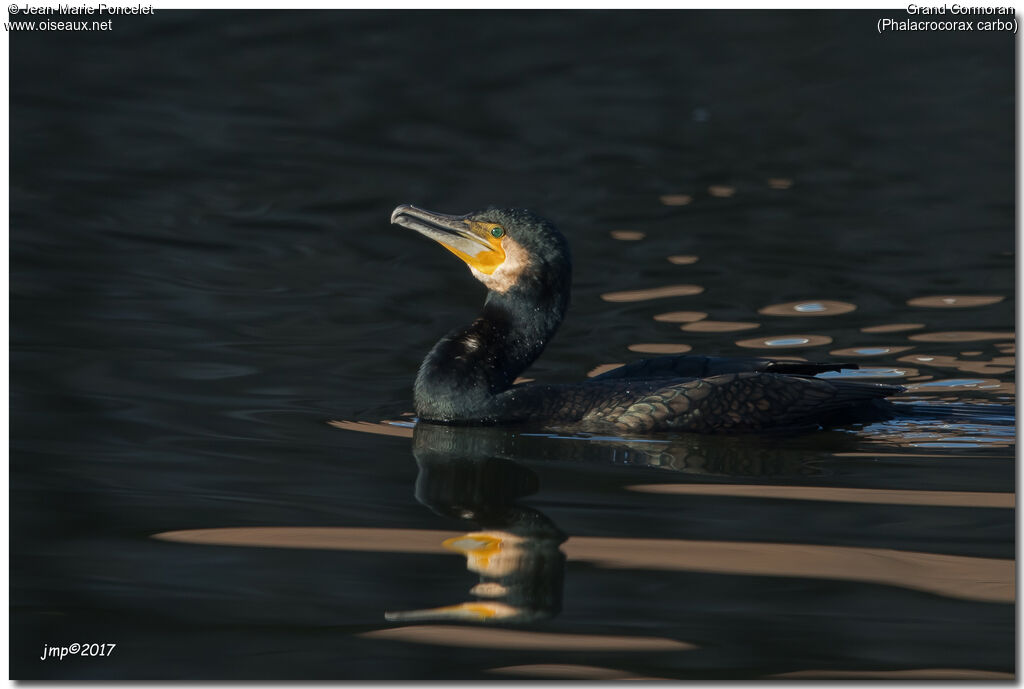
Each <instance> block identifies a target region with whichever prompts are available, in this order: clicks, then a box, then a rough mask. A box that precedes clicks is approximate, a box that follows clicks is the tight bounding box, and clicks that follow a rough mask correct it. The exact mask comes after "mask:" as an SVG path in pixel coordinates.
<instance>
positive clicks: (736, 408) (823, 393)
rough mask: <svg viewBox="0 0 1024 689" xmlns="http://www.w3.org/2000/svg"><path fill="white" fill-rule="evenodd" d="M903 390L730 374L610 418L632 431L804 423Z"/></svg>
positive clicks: (660, 394)
mask: <svg viewBox="0 0 1024 689" xmlns="http://www.w3.org/2000/svg"><path fill="white" fill-rule="evenodd" d="M902 391H903V388H902V387H900V386H898V385H883V384H878V383H861V382H851V381H829V380H823V379H819V378H813V377H803V376H793V375H781V374H777V373H756V372H755V373H751V372H743V373H729V374H723V375H717V376H711V377H708V378H702V379H698V380H691V381H685V382H679V383H673V384H670V385H666V386H664V387H661V388H659V389H658V390H655V391H654V392H652V393H650V394H647V395H644V396H642V397H640V398H639V399H637V400H636V401H634V402H633V403H632V404H630V405H628V406H627V407H625V408H624V409H621V411H620V412H619V414H618V415H617V418H615V419H614V422H615V423H616V425H618V426H619V427H620V428H622V429H623V430H626V431H630V432H647V431H656V430H678V431H687V432H702V433H707V432H716V431H758V430H762V429H767V428H784V427H794V426H806V425H809V424H817V423H819V422H820V421H821V420H823V419H825V418H827V417H829V416H830V415H833V414H835V413H836V412H840V411H843V410H849V409H852V408H856V407H858V406H861V405H863V404H865V403H868V402H869V401H870V400H874V399H880V398H883V397H886V396H888V395H894V394H897V393H899V392H902ZM606 419H607V417H606ZM608 420H611V419H608Z"/></svg>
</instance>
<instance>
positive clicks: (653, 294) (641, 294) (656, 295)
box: [601, 285, 704, 302]
mask: <svg viewBox="0 0 1024 689" xmlns="http://www.w3.org/2000/svg"><path fill="white" fill-rule="evenodd" d="M703 291H704V288H703V287H701V286H700V285H667V286H665V287H652V288H651V289H635V290H627V291H625V292H607V293H605V294H602V295H601V298H602V299H604V300H605V301H612V302H631V301H647V300H648V299H663V298H665V297H688V296H691V295H694V294H700V293H701V292H703Z"/></svg>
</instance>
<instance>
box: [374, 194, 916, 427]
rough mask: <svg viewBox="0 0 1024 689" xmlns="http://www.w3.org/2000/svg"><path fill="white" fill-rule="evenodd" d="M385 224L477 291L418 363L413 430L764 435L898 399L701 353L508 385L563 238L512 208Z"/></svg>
mask: <svg viewBox="0 0 1024 689" xmlns="http://www.w3.org/2000/svg"><path fill="white" fill-rule="evenodd" d="M391 220H392V222H393V223H395V224H398V225H402V226H404V227H408V228H410V229H413V230H416V231H417V232H419V233H421V234H424V235H426V236H428V237H430V238H431V239H434V240H435V241H437V242H438V243H439V244H441V245H442V246H444V247H445V248H446V249H448V250H449V251H451V252H452V253H454V254H455V255H457V256H459V258H461V259H462V260H463V261H464V262H466V264H467V265H469V267H470V270H471V272H472V273H473V275H474V277H476V278H477V279H478V280H480V282H482V283H483V284H484V285H485V286H486V287H487V288H488V293H487V298H486V300H485V302H484V307H483V310H482V312H481V313H480V315H479V316H478V317H477V318H476V319H475V320H474V321H473V322H472V323H470V325H468V326H466V327H463V328H457V329H455V330H453V331H452V332H450V333H448V334H447V335H445V336H444V337H443V338H441V340H440V341H439V342H438V343H437V344H436V345H435V346H434V347H433V349H431V351H430V353H429V354H428V355H427V357H426V359H424V361H423V364H422V365H421V366H420V370H419V374H418V375H417V377H416V384H415V387H414V398H415V404H416V413H417V415H418V417H419V418H420V420H422V421H430V422H439V423H455V424H528V425H530V426H543V427H548V428H560V429H565V428H571V429H576V430H581V431H594V432H621V433H649V432H657V431H683V432H698V433H714V432H742V431H763V430H769V429H776V428H796V427H807V426H818V425H823V424H828V423H834V422H837V421H838V422H843V421H847V420H850V419H853V418H855V415H856V414H857V413H861V412H865V411H872V410H877V409H878V408H879V402H880V401H881V400H882V398H884V397H886V396H888V395H893V394H896V393H898V392H901V391H902V390H903V388H901V387H900V386H895V385H882V384H873V383H861V382H851V381H838V380H827V379H822V378H816V377H814V376H815V375H816V374H818V373H823V372H826V371H833V370H839V369H840V368H844V367H845V368H850V367H853V368H855V367H856V366H855V365H854V366H850V365H843V364H813V363H806V362H787V361H776V360H772V359H762V358H736V359H730V358H722V357H703V356H669V357H659V358H655V359H645V360H642V361H638V362H634V363H632V364H629V365H626V366H622V367H620V368H618V369H615V370H612V371H609V372H607V373H606V374H604V375H602V376H597V377H595V378H593V379H590V380H587V381H584V382H580V383H573V384H543V383H524V384H518V385H517V384H514V381H515V379H516V378H517V377H518V376H519V374H520V373H522V372H523V371H525V370H526V368H527V367H528V366H529V365H530V364H532V363H533V362H534V361H535V360H536V359H537V357H538V356H540V354H541V352H543V350H544V347H545V346H546V345H547V343H548V342H549V341H550V340H551V338H552V337H553V336H554V334H555V332H556V331H557V329H558V326H559V325H560V324H561V322H562V319H563V318H564V316H565V312H566V309H567V308H568V305H569V293H570V283H571V275H572V263H571V258H570V254H569V246H568V242H566V240H565V238H564V237H563V236H562V234H561V233H560V232H559V231H558V230H557V229H555V227H554V226H553V225H552V224H551V223H550V222H548V221H547V220H544V219H543V218H541V217H539V216H537V215H535V214H533V213H532V212H530V211H526V210H522V209H489V210H486V211H480V212H477V213H470V214H468V215H464V216H451V215H444V214H440V213H433V212H430V211H425V210H423V209H420V208H416V207H414V206H399V207H398V208H396V209H395V211H394V213H392V217H391Z"/></svg>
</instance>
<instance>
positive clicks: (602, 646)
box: [356, 624, 697, 652]
mask: <svg viewBox="0 0 1024 689" xmlns="http://www.w3.org/2000/svg"><path fill="white" fill-rule="evenodd" d="M356 636H361V637H364V638H367V639H377V640H381V641H404V642H405V643H414V644H431V645H435V646H462V647H469V648H514V649H517V650H521V651H534V650H537V651H547V650H551V651H616V652H617V651H690V650H693V649H694V648H697V647H696V646H695V645H694V644H690V643H686V642H685V641H676V640H675V639H666V638H664V637H658V636H613V635H610V634H556V633H552V632H533V631H523V630H519V629H500V628H496V627H475V626H474V627H463V626H456V625H446V624H432V625H416V626H414V627H393V628H391V629H377V630H374V631H371V632H363V633H362V634H357V635H356Z"/></svg>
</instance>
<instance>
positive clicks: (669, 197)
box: [658, 194, 693, 206]
mask: <svg viewBox="0 0 1024 689" xmlns="http://www.w3.org/2000/svg"><path fill="white" fill-rule="evenodd" d="M658 198H659V199H660V200H661V203H662V205H665V206H685V205H686V204H688V203H690V202H691V201H693V197H692V196H690V195H689V194H663V195H662V196H659V197H658Z"/></svg>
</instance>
